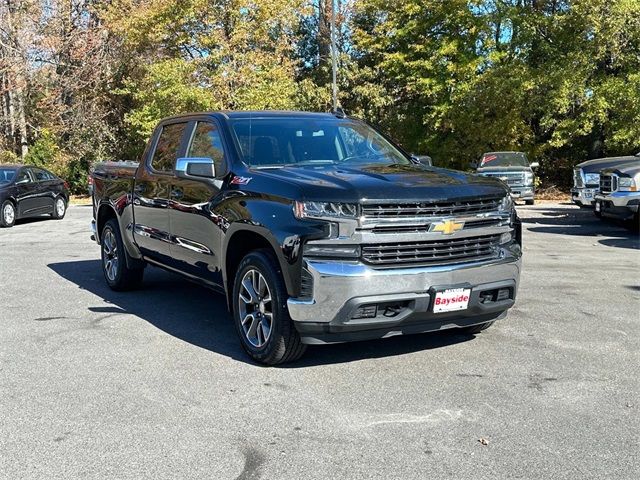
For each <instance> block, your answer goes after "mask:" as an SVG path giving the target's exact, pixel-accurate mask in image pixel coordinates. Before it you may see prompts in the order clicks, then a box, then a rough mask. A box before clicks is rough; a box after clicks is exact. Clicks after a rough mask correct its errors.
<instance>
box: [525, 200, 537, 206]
mask: <svg viewBox="0 0 640 480" xmlns="http://www.w3.org/2000/svg"><path fill="white" fill-rule="evenodd" d="M524 203H525V205H534V204H535V203H536V201H535V200H525V201H524Z"/></svg>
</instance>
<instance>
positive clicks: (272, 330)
mask: <svg viewBox="0 0 640 480" xmlns="http://www.w3.org/2000/svg"><path fill="white" fill-rule="evenodd" d="M233 321H234V324H235V326H236V331H237V332H238V336H239V337H240V342H241V344H242V348H244V350H245V351H246V352H247V354H249V356H250V357H251V358H252V359H254V360H255V361H256V362H259V363H262V364H265V365H278V364H281V363H286V362H292V361H294V360H297V359H298V358H300V357H301V356H302V355H303V354H304V352H305V350H306V345H304V344H303V343H302V342H301V340H300V335H299V334H298V332H297V330H296V329H295V326H294V325H293V322H292V320H291V317H290V316H289V310H288V309H287V289H286V287H285V284H284V280H283V278H282V271H281V269H280V266H279V265H278V262H277V260H276V259H275V257H274V255H273V253H272V252H271V251H269V250H266V249H263V250H256V251H255V252H252V253H249V254H248V255H247V256H246V257H244V259H243V260H242V262H240V265H239V266H238V270H237V272H236V275H235V280H234V282H233Z"/></svg>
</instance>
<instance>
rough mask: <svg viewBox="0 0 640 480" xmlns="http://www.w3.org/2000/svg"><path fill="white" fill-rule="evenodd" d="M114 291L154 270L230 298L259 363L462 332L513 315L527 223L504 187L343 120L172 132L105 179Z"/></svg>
mask: <svg viewBox="0 0 640 480" xmlns="http://www.w3.org/2000/svg"><path fill="white" fill-rule="evenodd" d="M93 175H94V181H95V184H94V185H95V187H94V201H93V204H94V221H93V224H92V228H93V232H94V233H93V238H94V239H95V240H96V241H97V242H98V243H99V244H100V245H101V249H102V270H103V273H104V277H105V280H106V283H107V284H108V285H109V286H110V287H111V288H112V289H115V290H124V289H128V288H132V287H135V286H136V285H139V284H140V282H141V281H142V277H143V270H144V267H145V265H146V264H150V265H155V266H159V267H162V268H165V269H168V270H171V271H173V272H177V273H180V274H182V275H184V276H186V277H187V278H190V279H191V280H195V281H197V282H199V283H201V284H203V285H206V286H209V287H211V288H212V289H214V290H217V291H219V292H221V293H223V294H225V295H226V298H227V302H228V306H229V308H230V310H231V312H232V316H233V321H234V323H235V326H236V331H237V332H238V335H239V338H240V341H241V343H242V346H243V348H244V349H245V351H246V352H247V353H248V354H249V355H250V356H251V357H252V358H253V359H255V360H256V361H259V362H262V363H265V364H277V363H282V362H287V361H292V360H294V359H296V358H298V357H299V356H300V355H302V353H303V352H304V349H305V345H306V344H323V343H333V342H346V341H354V340H364V339H372V338H384V337H388V336H392V335H400V334H408V333H421V332H428V331H436V330H443V329H451V328H458V329H462V330H464V331H466V332H467V333H474V334H475V333H479V332H480V331H482V330H484V329H486V328H488V327H489V326H490V325H491V324H493V322H494V321H496V320H499V319H501V318H504V317H505V316H506V314H507V311H508V310H509V309H510V308H511V307H512V306H513V305H514V302H515V299H516V294H517V289H518V283H519V279H520V269H521V255H522V249H521V242H522V229H521V223H520V220H519V218H518V216H517V213H516V211H515V208H514V206H513V200H512V198H511V196H510V195H509V190H508V188H507V187H506V186H505V185H504V183H502V182H500V181H497V180H495V179H492V178H485V177H480V176H478V175H467V174H465V173H463V172H458V171H453V170H444V169H440V168H434V167H428V166H425V165H424V164H422V163H419V162H418V161H416V160H415V159H413V158H411V157H410V156H409V155H408V154H407V153H406V152H404V151H402V150H401V149H400V148H399V147H398V146H396V145H395V144H393V143H392V142H391V141H389V140H387V139H386V137H384V136H383V135H381V134H380V133H378V132H377V131H376V130H374V129H373V128H371V127H370V126H368V125H367V124H366V123H364V122H362V121H359V120H355V119H351V118H348V117H346V116H344V115H333V114H324V113H302V112H213V113H202V114H193V115H184V116H178V117H174V118H169V119H166V120H164V121H162V122H161V123H160V124H159V125H158V127H157V128H156V130H155V132H154V134H153V136H152V137H151V139H150V141H149V143H148V145H147V148H146V151H145V154H144V156H143V159H142V161H141V162H140V164H139V165H137V164H135V165H134V164H120V163H116V164H99V165H96V168H95V171H94V173H93Z"/></svg>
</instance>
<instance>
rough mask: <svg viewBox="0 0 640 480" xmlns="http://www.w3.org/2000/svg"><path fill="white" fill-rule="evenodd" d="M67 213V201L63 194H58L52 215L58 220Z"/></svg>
mask: <svg viewBox="0 0 640 480" xmlns="http://www.w3.org/2000/svg"><path fill="white" fill-rule="evenodd" d="M66 213H67V202H66V201H65V199H64V197H63V196H61V195H60V196H58V197H56V199H55V200H54V201H53V213H52V214H51V216H52V217H53V218H55V219H56V220H62V219H63V218H64V216H65V215H66Z"/></svg>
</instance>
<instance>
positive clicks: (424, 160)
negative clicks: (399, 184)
mask: <svg viewBox="0 0 640 480" xmlns="http://www.w3.org/2000/svg"><path fill="white" fill-rule="evenodd" d="M411 159H412V160H413V161H414V162H416V163H420V164H422V165H425V166H427V167H432V166H433V160H432V159H431V157H430V156H429V155H411Z"/></svg>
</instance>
